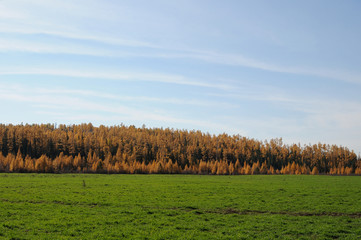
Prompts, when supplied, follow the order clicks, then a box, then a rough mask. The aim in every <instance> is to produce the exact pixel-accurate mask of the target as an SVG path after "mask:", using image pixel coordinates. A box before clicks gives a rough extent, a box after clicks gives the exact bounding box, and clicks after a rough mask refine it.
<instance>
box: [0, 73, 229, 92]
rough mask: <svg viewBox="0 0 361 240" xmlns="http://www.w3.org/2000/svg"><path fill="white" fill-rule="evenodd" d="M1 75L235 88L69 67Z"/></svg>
mask: <svg viewBox="0 0 361 240" xmlns="http://www.w3.org/2000/svg"><path fill="white" fill-rule="evenodd" d="M0 75H54V76H67V77H78V78H91V79H108V80H122V81H145V82H161V83H170V84H178V85H188V86H196V87H206V88H216V89H222V90H231V89H234V86H232V85H228V84H223V83H219V84H217V83H211V82H207V81H200V80H197V79H192V78H188V77H185V76H181V75H170V74H161V73H134V72H101V71H91V70H84V71H76V70H69V69H35V68H34V69H18V70H16V69H14V70H13V71H11V70H10V71H6V70H0Z"/></svg>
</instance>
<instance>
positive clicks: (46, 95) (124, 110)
mask: <svg viewBox="0 0 361 240" xmlns="http://www.w3.org/2000/svg"><path fill="white" fill-rule="evenodd" d="M360 11H361V2H360V1H356V0H355V1H336V0H334V1H333V0H325V1H321V0H319V1H311V0H303V1H286V0H282V1H281V0H273V1H269V0H265V1H261V0H254V1H241V0H234V1H231V0H225V1H218V0H189V1H188V0H182V1H179V0H177V1H176V0H154V1H143V0H132V1H124V0H123V1H111V0H102V1H99V0H98V1H94V0H51V1H49V0H32V1H26V0H16V1H14V0H1V1H0V107H1V109H2V111H1V112H2V113H1V118H0V121H1V122H2V123H13V124H17V123H21V122H23V123H58V124H59V123H65V124H73V123H83V122H92V123H93V124H94V125H100V124H104V125H118V124H120V123H123V124H125V125H135V126H138V127H141V126H142V125H143V124H145V125H146V126H147V127H170V128H177V129H189V130H192V129H196V130H202V131H204V132H209V133H211V134H218V133H223V132H225V133H228V134H241V135H243V136H247V137H250V138H256V139H259V140H266V139H271V138H280V137H282V138H283V141H284V142H285V143H287V144H291V143H298V142H300V143H301V144H309V143H311V144H314V143H318V142H322V143H327V144H338V145H343V146H346V147H348V148H350V149H352V150H354V151H355V152H356V153H357V154H358V153H359V152H360V151H361V140H360V136H361V96H360V90H361V45H360V42H361V30H360V29H361V28H360V26H361V14H359V13H360Z"/></svg>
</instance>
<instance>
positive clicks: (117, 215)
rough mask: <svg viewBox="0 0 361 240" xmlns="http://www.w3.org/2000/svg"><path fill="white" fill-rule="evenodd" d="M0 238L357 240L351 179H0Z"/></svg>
mask: <svg viewBox="0 0 361 240" xmlns="http://www.w3.org/2000/svg"><path fill="white" fill-rule="evenodd" d="M84 183H85V186H84ZM2 238H3V239H272V238H279V239H337V238H339V239H360V238H361V177H345V176H343V177H341V176H305V175H302V176H281V175H274V176H198V175H82V174H77V175H69V174H63V175H53V174H0V239H2Z"/></svg>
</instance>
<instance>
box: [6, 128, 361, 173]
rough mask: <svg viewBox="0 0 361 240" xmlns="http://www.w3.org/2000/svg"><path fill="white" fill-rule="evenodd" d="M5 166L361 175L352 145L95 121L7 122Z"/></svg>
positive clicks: (99, 170) (19, 169)
mask: <svg viewBox="0 0 361 240" xmlns="http://www.w3.org/2000/svg"><path fill="white" fill-rule="evenodd" d="M0 172H39V173H40V172H41V173H163V174H168V173H172V174H175V173H183V174H217V175H225V174H230V175H231V174H340V175H351V174H356V175H361V159H360V157H358V156H357V155H356V154H355V153H354V152H353V151H350V150H349V149H348V148H346V147H342V146H337V145H327V144H321V143H319V144H314V145H304V146H301V145H300V144H292V145H286V144H284V143H283V142H282V139H272V140H270V141H259V140H255V139H250V138H247V137H242V136H240V135H232V136H231V135H228V134H220V135H211V134H208V133H203V132H201V131H188V130H174V129H169V128H166V129H163V128H146V127H142V128H136V127H135V126H124V125H118V126H103V125H102V126H99V127H94V126H93V125H92V124H79V125H63V124H61V125H59V126H56V125H55V124H41V125H38V124H33V125H28V124H26V125H23V124H21V125H12V124H8V125H5V124H0Z"/></svg>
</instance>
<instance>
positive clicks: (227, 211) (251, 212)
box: [198, 208, 361, 218]
mask: <svg viewBox="0 0 361 240" xmlns="http://www.w3.org/2000/svg"><path fill="white" fill-rule="evenodd" d="M198 211H199V210H198ZM206 212H207V213H218V214H238V215H256V214H271V215H272V214H274V215H290V216H306V217H307V216H310V217H311V216H317V217H322V216H331V217H343V216H346V217H352V218H361V213H338V212H318V213H312V212H287V211H278V212H277V211H259V210H238V209H234V208H227V209H218V210H207V211H206Z"/></svg>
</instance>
